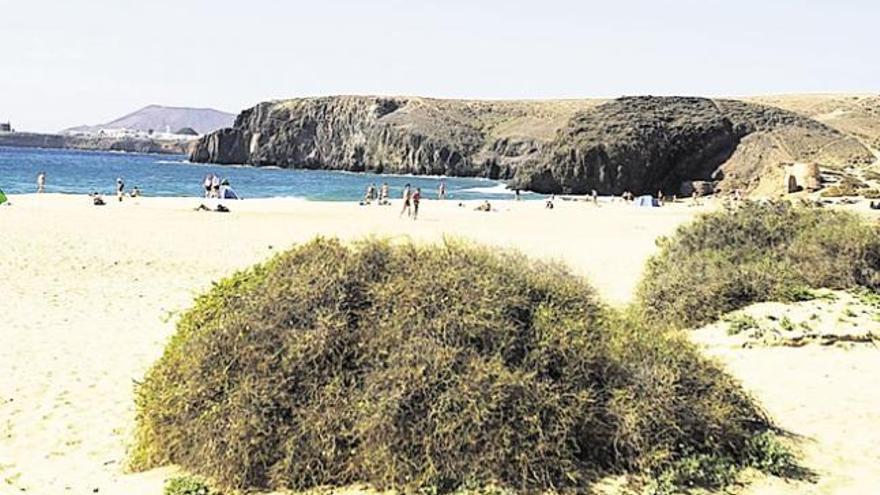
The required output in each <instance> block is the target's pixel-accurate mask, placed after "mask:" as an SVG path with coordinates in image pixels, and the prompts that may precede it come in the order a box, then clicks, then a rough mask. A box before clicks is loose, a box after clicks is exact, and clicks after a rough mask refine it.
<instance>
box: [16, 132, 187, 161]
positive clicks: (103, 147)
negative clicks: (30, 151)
mask: <svg viewBox="0 0 880 495" xmlns="http://www.w3.org/2000/svg"><path fill="white" fill-rule="evenodd" d="M191 144H192V140H188V139H155V138H149V137H131V136H122V137H116V136H100V135H86V134H70V135H67V134H43V133H36V132H0V146H10V147H17V148H45V149H76V150H95V151H126V152H132V153H160V154H168V155H182V154H186V153H188V150H189V147H190V145H191Z"/></svg>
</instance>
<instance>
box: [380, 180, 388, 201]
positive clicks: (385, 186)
mask: <svg viewBox="0 0 880 495" xmlns="http://www.w3.org/2000/svg"><path fill="white" fill-rule="evenodd" d="M379 204H380V205H387V204H388V183H387V182H383V183H382V190H381V192H380V193H379Z"/></svg>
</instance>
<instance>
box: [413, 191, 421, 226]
mask: <svg viewBox="0 0 880 495" xmlns="http://www.w3.org/2000/svg"><path fill="white" fill-rule="evenodd" d="M421 201H422V188H421V187H417V188H416V192H414V193H413V194H412V207H413V211H412V219H413V220H415V219H416V218H417V217H418V216H419V202H421Z"/></svg>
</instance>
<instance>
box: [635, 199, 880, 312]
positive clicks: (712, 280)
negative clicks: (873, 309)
mask: <svg viewBox="0 0 880 495" xmlns="http://www.w3.org/2000/svg"><path fill="white" fill-rule="evenodd" d="M659 246H660V253H659V254H657V255H656V256H654V257H653V258H651V259H650V260H649V261H648V266H647V270H646V272H645V275H644V279H643V281H642V282H641V284H640V286H639V289H638V302H639V306H640V307H641V308H642V309H643V311H644V314H645V317H646V318H647V319H648V320H649V321H651V322H653V323H659V324H662V325H669V326H673V327H688V326H692V325H699V324H702V323H706V322H709V321H712V320H715V319H717V318H718V317H719V316H721V315H722V314H724V313H726V312H728V311H732V310H735V309H739V308H741V307H744V306H746V305H748V304H751V303H753V302H759V301H770V300H780V301H788V300H793V299H798V298H801V297H803V295H804V294H805V293H807V292H808V289H810V288H822V287H828V288H852V287H857V286H862V287H867V288H869V289H874V290H877V289H880V229H878V228H877V227H876V226H872V225H870V224H868V223H867V222H866V221H865V220H864V219H863V218H861V217H859V216H858V215H856V214H852V213H847V212H843V211H831V210H825V209H821V208H808V207H796V206H792V205H790V204H788V203H750V202H749V203H745V204H744V205H741V206H739V207H736V208H733V209H729V210H724V211H720V212H715V213H711V214H707V215H704V216H703V217H701V218H700V219H698V220H697V221H695V222H693V223H691V224H688V225H685V226H683V227H681V228H679V229H678V231H677V232H676V233H675V235H673V236H672V237H670V238H664V239H661V240H660V241H659Z"/></svg>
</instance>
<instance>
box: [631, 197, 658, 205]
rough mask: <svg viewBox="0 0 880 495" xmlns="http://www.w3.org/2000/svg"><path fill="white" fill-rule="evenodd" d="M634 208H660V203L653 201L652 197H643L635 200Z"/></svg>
mask: <svg viewBox="0 0 880 495" xmlns="http://www.w3.org/2000/svg"><path fill="white" fill-rule="evenodd" d="M635 203H636V206H660V201H658V200H656V199H654V197H653V196H650V195H645V196H639V197H638V198H636V201H635Z"/></svg>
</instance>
